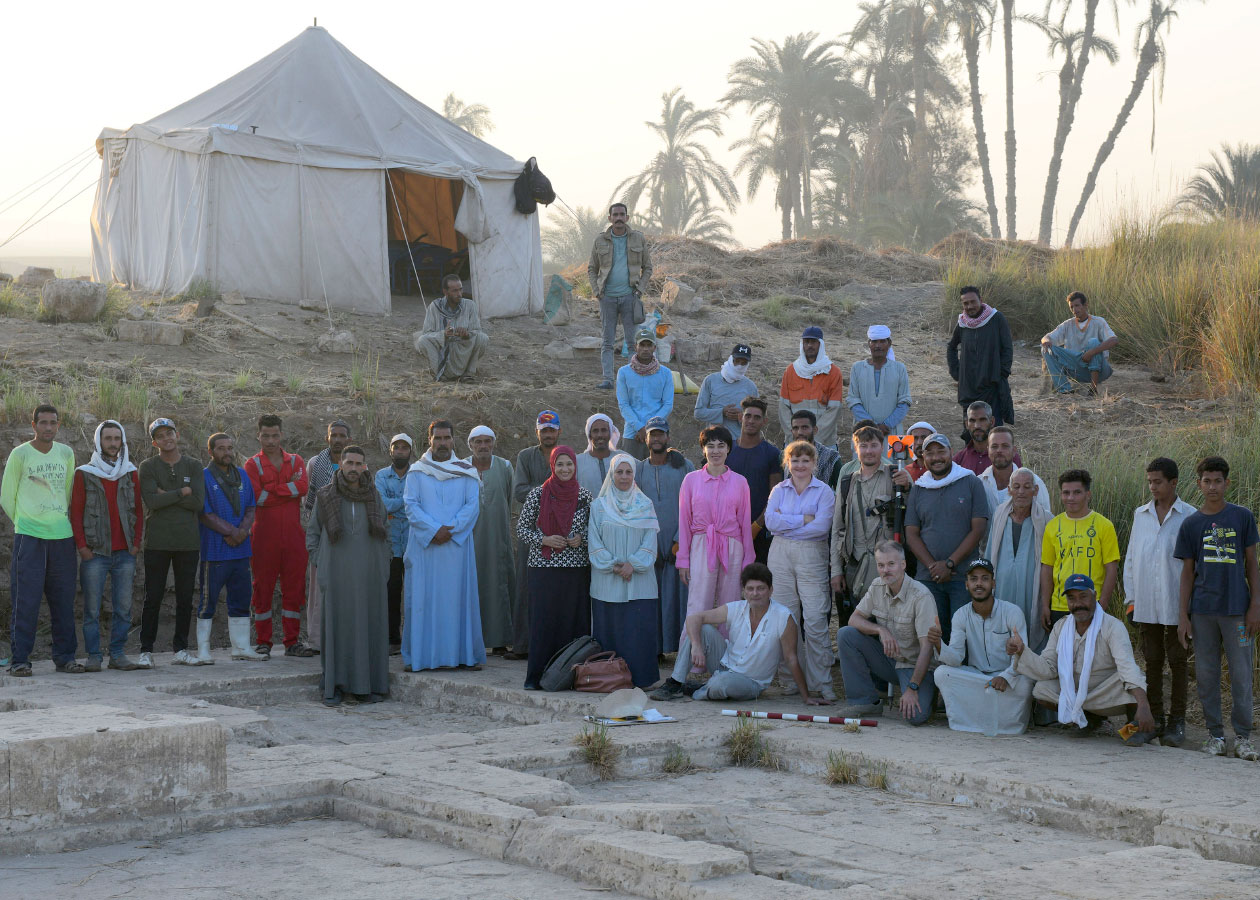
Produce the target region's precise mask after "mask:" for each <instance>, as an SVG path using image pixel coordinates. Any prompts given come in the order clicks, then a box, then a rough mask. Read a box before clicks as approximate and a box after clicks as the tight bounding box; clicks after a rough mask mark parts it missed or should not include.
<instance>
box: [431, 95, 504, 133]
mask: <svg viewBox="0 0 1260 900" xmlns="http://www.w3.org/2000/svg"><path fill="white" fill-rule="evenodd" d="M442 115H443V116H445V117H446V119H447V120H448V121H450V122H453V123H454V124H456V125H458V126H459V127H460V128H462V129H464V130H465V131H467V132H468V133H469V134H471V135H472V136H473V137H485V136H486V135H487V134H488V133H489V132H491V131H494V123H493V122H491V121H490V107H488V106H486V105H484V104H481V103H472V104H466V103H464V101H463V100H460V99H459V98H458V97H456V96H455V94H454V93H450V94H447V95H446V99H445V100H443V101H442Z"/></svg>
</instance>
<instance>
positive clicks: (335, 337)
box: [315, 329, 354, 353]
mask: <svg viewBox="0 0 1260 900" xmlns="http://www.w3.org/2000/svg"><path fill="white" fill-rule="evenodd" d="M315 346H316V347H318V348H319V349H320V350H322V351H324V352H325V353H353V352H354V332H353V331H350V330H348V329H343V330H341V331H326V332H324V333H323V334H321V335H320V336H319V339H318V340H317V341H315Z"/></svg>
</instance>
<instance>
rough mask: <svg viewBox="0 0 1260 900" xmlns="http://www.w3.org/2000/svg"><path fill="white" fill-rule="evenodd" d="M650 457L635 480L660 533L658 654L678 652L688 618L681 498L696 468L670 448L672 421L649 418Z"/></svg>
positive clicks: (638, 471)
mask: <svg viewBox="0 0 1260 900" xmlns="http://www.w3.org/2000/svg"><path fill="white" fill-rule="evenodd" d="M647 431H648V456H647V459H645V460H642V461H640V463H639V465H638V469H637V471H636V472H635V476H634V481H635V483H636V484H637V485H638V486H639V489H640V490H642V491H643V493H644V494H646V495H647V498H648V499H649V500H651V501H652V506H653V508H654V509H655V510H656V521H657V523H658V524H659V525H660V530H659V531H657V532H656V588H657V593H658V594H659V596H660V598H661V621H660V631H659V632H658V637H659V639H658V641H657V647H658V649H657V653H658V654H662V653H674V652H675V651H677V650H678V637H679V635H680V634H682V630H683V624H684V623H685V622H686V619H687V586H686V585H685V584H683V583H682V579H681V578H679V577H678V569H677V568H676V567H675V565H674V564H675V563H676V562H677V560H678V495H679V494H680V493H681V492H682V482H683V478H685V477H686V475H687V473H688V472H694V471H695V469H696V467H695V466H694V465H692V463H691V460H689V459H687V458H686V457H685V456H683V455H682V454H681V453H679V452H678V451H677V450H672V449H670V446H669V422H667V421H666V420H665V419H662V418H659V417H658V418H655V419H649V420H648V423H647Z"/></svg>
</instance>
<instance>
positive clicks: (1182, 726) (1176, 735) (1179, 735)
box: [1159, 716, 1186, 747]
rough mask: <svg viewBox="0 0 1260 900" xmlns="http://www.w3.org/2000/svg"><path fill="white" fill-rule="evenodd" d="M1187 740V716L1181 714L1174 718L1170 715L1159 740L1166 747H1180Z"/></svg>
mask: <svg viewBox="0 0 1260 900" xmlns="http://www.w3.org/2000/svg"><path fill="white" fill-rule="evenodd" d="M1185 741H1186V718H1185V716H1180V717H1177V718H1173V717H1172V716H1169V718H1168V724H1167V725H1165V726H1164V733H1163V734H1161V735H1160V736H1159V742H1160V744H1162V745H1163V746H1165V747H1180V746H1181V745H1182V744H1184V743H1185Z"/></svg>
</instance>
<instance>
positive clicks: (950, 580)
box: [906, 434, 989, 642]
mask: <svg viewBox="0 0 1260 900" xmlns="http://www.w3.org/2000/svg"><path fill="white" fill-rule="evenodd" d="M923 456H924V461H925V462H926V463H927V467H928V470H927V474H926V475H923V476H922V477H921V478H919V479H918V480H917V481H915V483H914V488H913V489H912V490H911V491H910V497H909V499H908V500H907V501H906V546H907V547H909V549H910V551H911V552H912V553H913V554H914V555H915V558H916V559H918V561H919V569H918V572H917V573H916V575H915V577H916V578H917V579H918V580H919V581H921V582H923V585H924V587H926V588H927V589H928V590H929V591H931V593H932V596H933V597H934V598H935V599H936V609H937V615H938V617H939V618H940V621H941V622H942V623H944V632H945V640H946V641H947V642H948V641H949V638H950V624H949V623H950V622H951V621H952V619H953V617H954V613H956V612H957V611H958V610H959V609H961V608H962V607H963V606H964V605H965V604H966V603H967V599H968V597H967V588H966V584H965V583H964V581H963V577H962V573H961V572H959V571H958V567H959V566H960V565H962V564H963V563H965V562H966V561H967V560H968V559H970V558H971V557H972V556H973V555H974V554H975V550H976V547H977V546H978V545H979V543H980V538H981V537H983V535H984V532H985V529H986V528H987V527H988V524H989V499H988V498H987V497H986V496H985V495H984V485H982V484H981V483H980V479H979V478H977V477H976V476H975V475H973V474H972V473H971V472H969V471H968V470H966V469H964V468H963V467H962V466H960V465H959V464H958V463H956V462H954V461H953V460H951V459H950V458H949V438H947V437H945V435H943V434H934V435H932V436H931V437H929V438H928V439H927V440H925V441H924V442H923Z"/></svg>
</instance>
